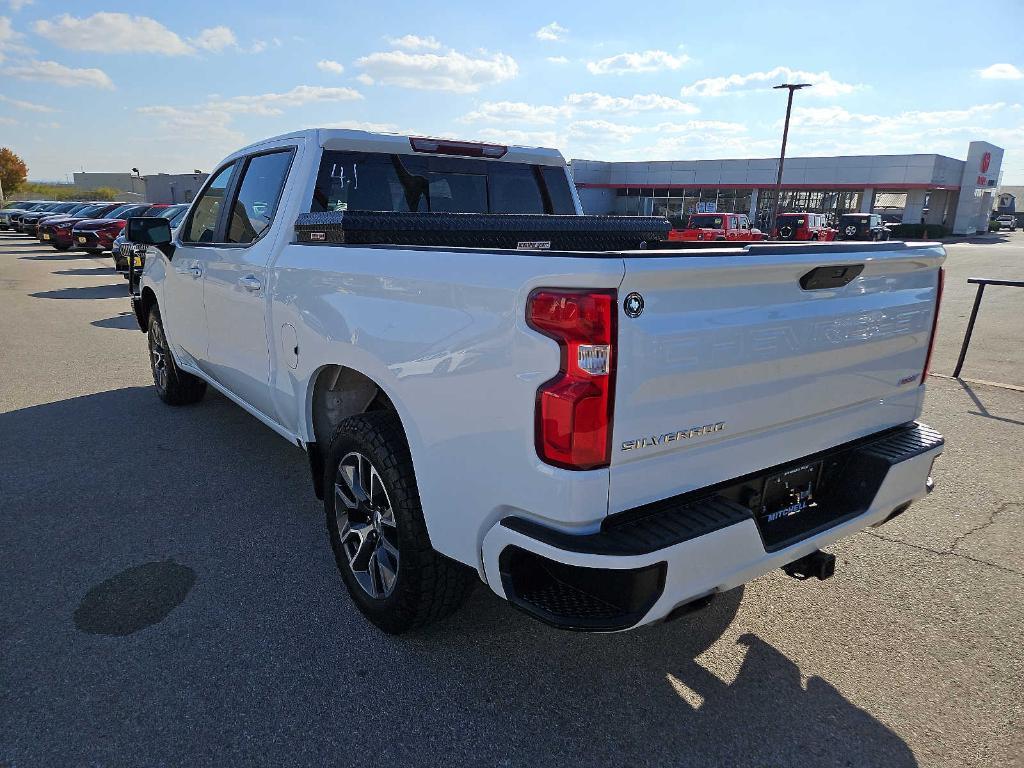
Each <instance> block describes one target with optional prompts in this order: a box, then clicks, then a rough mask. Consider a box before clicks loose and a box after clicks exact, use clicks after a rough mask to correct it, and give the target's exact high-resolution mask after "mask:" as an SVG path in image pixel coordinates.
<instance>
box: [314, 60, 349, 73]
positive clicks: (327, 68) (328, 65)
mask: <svg viewBox="0 0 1024 768" xmlns="http://www.w3.org/2000/svg"><path fill="white" fill-rule="evenodd" d="M316 68H317V69H319V70H320V71H321V72H330V73H331V74H332V75H340V74H341V73H342V72H344V71H345V67H344V66H342V65H341V64H340V63H339V62H337V61H333V60H332V59H321V60H320V61H318V62H317V63H316Z"/></svg>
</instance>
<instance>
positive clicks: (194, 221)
mask: <svg viewBox="0 0 1024 768" xmlns="http://www.w3.org/2000/svg"><path fill="white" fill-rule="evenodd" d="M234 170H235V163H229V164H227V165H225V166H224V167H223V168H221V169H220V171H218V172H217V175H216V176H214V177H213V181H211V182H210V184H209V186H207V187H206V189H204V190H203V194H202V195H200V197H199V199H198V200H197V201H196V203H195V206H194V207H193V213H192V218H191V219H189V222H188V227H186V231H185V234H184V236H183V237H182V238H181V241H182V242H183V243H212V242H213V236H214V232H215V231H216V230H217V219H218V218H219V217H220V211H221V204H222V203H223V202H224V192H225V190H226V189H227V186H228V182H229V181H231V173H232V172H233V171H234Z"/></svg>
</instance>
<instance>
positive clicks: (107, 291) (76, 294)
mask: <svg viewBox="0 0 1024 768" xmlns="http://www.w3.org/2000/svg"><path fill="white" fill-rule="evenodd" d="M127 295H128V289H127V288H126V287H125V285H124V283H116V284H111V285H90V286H81V287H76V288H57V289H55V290H52V291H40V292H39V293H30V294H29V296H31V297H33V298H35V299H124V298H126V297H127Z"/></svg>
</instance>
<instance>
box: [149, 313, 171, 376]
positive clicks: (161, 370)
mask: <svg viewBox="0 0 1024 768" xmlns="http://www.w3.org/2000/svg"><path fill="white" fill-rule="evenodd" d="M167 355H168V352H167V340H166V339H165V338H164V329H163V328H162V327H161V326H160V322H159V321H155V322H154V323H153V324H152V325H151V326H150V329H149V360H150V365H151V366H152V368H153V382H154V383H155V384H156V386H157V388H158V389H159V390H160V391H161V392H165V391H167V376H168V372H167Z"/></svg>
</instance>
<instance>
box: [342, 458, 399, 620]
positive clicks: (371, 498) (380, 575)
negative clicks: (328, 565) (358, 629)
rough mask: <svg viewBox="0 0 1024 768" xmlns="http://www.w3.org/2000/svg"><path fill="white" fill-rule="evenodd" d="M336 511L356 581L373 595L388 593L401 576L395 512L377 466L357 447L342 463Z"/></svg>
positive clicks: (379, 598) (381, 596)
mask: <svg viewBox="0 0 1024 768" xmlns="http://www.w3.org/2000/svg"><path fill="white" fill-rule="evenodd" d="M334 514H335V517H336V518H337V524H338V536H339V537H340V540H341V548H342V550H343V551H344V553H345V557H346V558H347V559H348V565H349V568H350V569H351V571H352V575H353V576H354V577H355V579H356V582H357V583H358V584H359V586H360V587H362V589H363V591H364V592H366V594H368V595H369V596H370V597H373V598H376V599H378V600H382V599H384V598H386V597H388V596H389V595H390V594H391V593H392V592H393V591H394V589H395V583H396V582H397V580H398V561H399V555H398V528H397V525H396V523H395V512H394V509H393V508H392V506H391V499H390V498H389V497H388V492H387V490H386V489H385V488H384V481H383V480H382V479H381V476H380V474H379V473H378V472H377V469H376V467H374V466H373V463H372V462H371V461H370V460H369V459H368V458H367V457H366V456H364V455H363V454H361V453H359V452H357V451H353V452H351V453H348V454H346V455H345V456H344V457H343V458H342V459H341V462H340V463H339V464H338V473H337V476H336V478H335V481H334Z"/></svg>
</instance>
